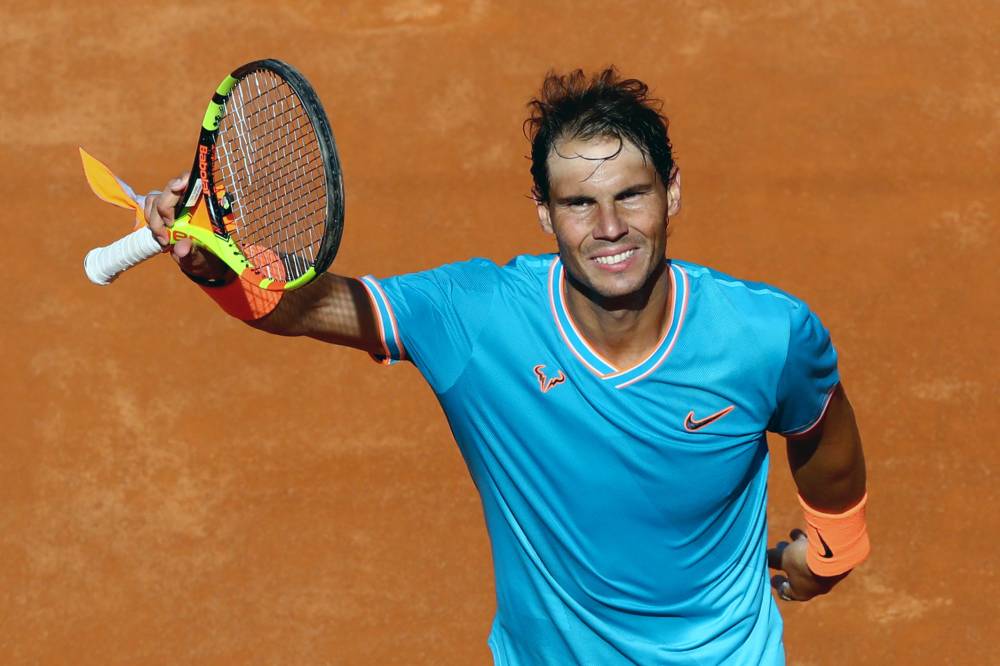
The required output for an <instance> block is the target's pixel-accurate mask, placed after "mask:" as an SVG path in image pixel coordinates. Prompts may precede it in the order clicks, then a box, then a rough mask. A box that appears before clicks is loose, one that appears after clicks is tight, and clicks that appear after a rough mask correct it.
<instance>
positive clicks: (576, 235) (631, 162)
mask: <svg viewBox="0 0 1000 666" xmlns="http://www.w3.org/2000/svg"><path fill="white" fill-rule="evenodd" d="M619 149H620V150H619ZM616 153H617V154H616ZM612 155H613V156H614V157H610V156H612ZM547 165H548V170H549V202H548V203H547V204H539V206H538V220H539V222H540V223H541V225H542V228H543V229H544V230H545V231H547V232H548V233H551V234H555V237H556V242H557V243H558V245H559V254H560V256H561V258H562V261H563V264H564V265H565V266H566V270H568V271H569V273H570V275H571V276H572V277H573V278H575V280H576V282H578V283H580V284H582V285H583V286H584V287H586V288H588V289H589V290H591V291H592V292H594V293H596V294H597V295H598V296H600V297H603V298H608V299H610V298H619V297H622V296H628V295H631V294H634V293H637V292H638V291H640V290H641V289H642V288H643V286H644V285H645V284H646V283H647V281H648V280H649V278H650V276H651V275H652V274H653V273H654V272H655V271H656V270H657V269H658V268H659V265H660V264H661V263H662V262H663V257H664V255H665V252H666V247H667V219H668V217H669V216H672V215H675V214H676V213H677V212H678V211H679V210H680V177H679V175H678V174H676V172H675V175H674V177H673V178H671V182H670V184H669V187H667V186H665V185H664V183H663V180H662V179H661V178H660V176H659V174H658V173H657V172H656V169H655V168H654V167H653V163H652V161H651V160H650V159H648V158H647V157H646V156H644V155H643V154H642V152H641V151H640V150H639V149H638V148H637V147H636V146H635V145H633V144H632V143H630V142H628V141H625V142H624V143H622V142H619V140H618V139H617V138H615V137H594V138H592V139H568V140H565V141H560V142H557V143H556V144H555V146H554V150H553V151H552V152H551V153H550V154H549V157H548V161H547Z"/></svg>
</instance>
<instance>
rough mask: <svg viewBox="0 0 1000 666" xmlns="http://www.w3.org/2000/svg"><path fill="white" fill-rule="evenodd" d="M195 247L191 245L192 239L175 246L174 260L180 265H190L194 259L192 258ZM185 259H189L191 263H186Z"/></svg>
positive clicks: (177, 243) (172, 252) (184, 239)
mask: <svg viewBox="0 0 1000 666" xmlns="http://www.w3.org/2000/svg"><path fill="white" fill-rule="evenodd" d="M193 247H194V245H193V244H192V243H191V239H190V238H183V239H181V240H179V241H177V242H176V243H175V244H174V247H173V249H172V250H171V254H173V256H174V259H175V260H176V261H177V263H178V264H181V265H183V264H184V263H190V259H192V258H193V257H191V256H190V255H191V250H192V249H193ZM185 259H188V260H189V261H187V262H185V261H184V260H185Z"/></svg>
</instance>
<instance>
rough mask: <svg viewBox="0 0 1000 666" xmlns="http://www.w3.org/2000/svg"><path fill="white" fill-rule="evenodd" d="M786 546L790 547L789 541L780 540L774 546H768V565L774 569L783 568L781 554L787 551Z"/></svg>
mask: <svg viewBox="0 0 1000 666" xmlns="http://www.w3.org/2000/svg"><path fill="white" fill-rule="evenodd" d="M786 548H788V542H787V541H779V542H778V543H777V545H775V547H774V548H768V549H767V566H769V567H771V568H772V569H780V568H781V556H782V554H783V553H784V552H785V549H786Z"/></svg>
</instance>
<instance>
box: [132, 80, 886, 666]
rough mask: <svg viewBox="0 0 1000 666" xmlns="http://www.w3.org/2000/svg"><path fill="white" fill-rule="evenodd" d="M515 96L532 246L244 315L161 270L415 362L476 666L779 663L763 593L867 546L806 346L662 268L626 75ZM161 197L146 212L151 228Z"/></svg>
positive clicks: (735, 295) (659, 230)
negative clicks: (434, 429) (467, 493)
mask: <svg viewBox="0 0 1000 666" xmlns="http://www.w3.org/2000/svg"><path fill="white" fill-rule="evenodd" d="M529 106H530V109H531V116H530V118H529V119H528V121H527V123H526V127H527V128H528V130H529V135H530V138H531V141H532V151H531V153H532V166H531V174H532V177H533V180H534V197H535V200H536V202H537V212H538V220H539V223H540V224H541V226H542V228H543V229H544V230H545V231H546V232H548V233H550V234H552V235H553V236H554V237H555V241H556V245H557V246H558V253H557V254H551V255H542V256H518V257H515V258H514V259H512V260H511V261H510V262H509V263H507V264H506V265H503V266H499V265H497V264H494V263H493V262H491V261H488V260H485V259H473V260H471V261H465V262H461V263H455V264H449V265H445V266H441V267H439V268H435V269H432V270H428V271H423V272H420V273H414V274H410V275H400V276H396V277H388V278H375V277H372V276H366V277H363V278H361V279H360V280H358V279H351V278H346V277H338V276H336V275H332V274H326V275H324V276H322V277H321V278H320V279H318V280H317V281H316V282H315V283H313V284H311V285H309V286H307V287H305V288H303V289H300V290H297V291H294V292H290V293H287V294H285V295H284V296H282V297H281V298H280V299H276V298H271V299H269V300H268V301H267V302H266V303H264V304H263V305H261V304H259V303H258V304H257V305H254V306H253V307H250V306H248V305H247V303H248V297H247V294H248V293H249V292H248V291H247V290H248V289H251V288H249V287H245V286H244V285H243V284H242V283H241V282H240V281H239V280H233V279H232V276H231V275H228V276H227V274H226V273H225V271H226V270H228V269H225V268H224V267H223V266H222V265H221V263H220V262H218V261H217V260H214V259H213V258H212V257H210V256H209V255H206V254H202V253H200V252H198V251H196V250H193V249H192V247H191V246H190V244H188V243H186V242H183V241H182V242H181V243H178V244H177V245H175V246H174V247H173V249H172V254H173V256H174V258H175V259H176V261H177V262H178V264H179V265H180V267H181V269H182V270H183V271H184V272H185V273H187V274H188V275H189V276H191V277H192V278H193V279H194V280H195V281H197V282H199V283H206V284H207V283H210V284H212V285H218V284H220V283H225V284H224V285H223V286H204V287H203V288H204V289H205V291H206V292H208V293H209V295H211V296H212V297H213V298H215V300H216V301H218V302H219V303H220V305H222V306H223V308H225V309H226V310H227V311H228V312H230V313H231V314H234V315H235V316H239V317H240V318H242V319H244V320H247V321H248V322H249V323H250V324H251V325H252V326H254V327H256V328H259V329H261V330H264V331H268V332H271V333H276V334H279V335H295V336H300V335H305V336H310V337H313V338H317V339H319V340H323V341H326V342H331V343H335V344H340V345H347V346H350V347H356V348H358V349H362V350H365V351H367V352H369V353H371V354H372V355H373V356H374V357H375V358H376V359H378V360H379V361H382V362H384V363H387V364H389V363H393V362H396V361H408V362H410V363H413V364H414V365H415V366H416V367H417V368H418V369H419V370H420V372H421V373H422V374H423V376H424V377H425V378H426V380H427V382H428V383H429V384H430V386H431V387H432V388H433V390H434V392H435V393H436V395H437V397H438V399H439V401H440V403H441V406H442V408H443V409H444V412H445V415H446V416H447V418H448V422H449V424H450V425H451V429H452V432H453V433H454V436H455V439H456V441H457V442H458V445H459V447H460V449H461V451H462V454H463V456H464V457H465V461H466V463H467V464H468V467H469V471H470V473H471V475H472V477H473V479H474V480H475V483H476V487H477V488H478V489H479V492H480V495H481V498H482V503H483V509H484V514H485V518H486V525H487V528H488V530H489V535H490V540H491V544H492V550H493V562H494V567H495V576H496V595H497V612H496V617H495V620H494V622H493V627H492V631H491V633H490V637H489V645H490V648H491V649H492V652H493V656H494V660H495V663H497V664H502V665H505V666H514V665H524V664H558V665H566V664H599V665H614V664H722V663H726V664H753V665H758V664H782V663H784V650H783V647H782V622H781V617H780V615H779V613H778V610H777V606H776V603H775V600H774V598H773V597H772V595H771V593H770V587H769V586H773V587H774V588H775V589H776V592H777V594H778V595H779V596H780V598H782V599H785V600H789V601H806V600H808V599H811V598H813V597H815V596H817V595H821V594H825V593H826V592H829V591H830V589H831V588H832V587H833V586H834V585H836V584H837V583H838V582H839V581H840V580H841V579H843V578H844V577H845V576H846V575H847V574H848V572H850V570H851V569H852V568H854V567H855V566H857V565H858V564H859V563H861V562H862V561H863V560H864V559H865V557H866V556H867V554H868V551H869V544H868V537H867V532H866V528H865V517H864V508H865V501H866V498H867V495H866V492H865V465H864V459H863V456H862V449H861V442H860V438H859V435H858V430H857V426H856V424H855V419H854V415H853V413H852V411H851V406H850V403H849V402H848V400H847V396H846V395H845V393H844V389H843V387H842V386H841V383H840V377H839V374H838V371H837V357H836V353H835V351H834V348H833V346H832V344H831V342H830V336H829V334H828V332H827V330H826V329H825V328H824V326H823V324H822V323H821V322H820V320H819V319H818V318H817V316H816V315H815V314H814V313H813V312H812V311H811V310H810V309H809V307H808V306H807V305H806V304H805V303H804V302H802V301H801V300H799V299H798V298H796V297H794V296H792V295H790V294H788V293H785V292H784V291H781V290H779V289H776V288H775V287H772V286H769V285H766V284H762V283H757V282H748V281H746V280H740V279H737V278H733V277H730V276H728V275H724V274H722V273H720V272H718V271H715V270H713V269H710V268H706V267H704V266H699V265H696V264H693V263H690V262H686V261H680V260H677V259H672V258H667V255H666V247H667V231H668V228H669V225H670V221H671V219H672V218H673V217H674V216H675V215H677V214H678V212H679V211H680V205H681V178H680V172H679V170H678V168H677V165H676V164H675V163H674V160H673V156H672V150H671V145H670V141H669V139H668V136H667V120H666V118H664V117H663V116H662V115H661V114H660V113H659V110H658V109H659V107H658V105H657V104H656V103H655V101H653V100H651V99H650V98H649V97H648V96H647V87H646V85H645V84H643V83H642V82H640V81H638V80H635V79H623V78H621V77H620V76H619V75H618V74H617V72H616V71H615V70H614V69H613V68H611V69H608V70H606V71H603V72H600V73H599V74H597V75H596V76H593V77H589V78H588V77H587V76H585V75H584V73H583V72H581V71H576V72H573V73H571V74H569V75H565V76H558V75H550V76H548V77H547V78H546V79H545V81H544V84H543V86H542V89H541V92H540V94H539V96H538V98H536V99H534V100H532V101H531V103H530V105H529ZM184 182H185V179H178V180H175V181H173V182H171V183H169V184H168V185H167V187H166V188H165V191H164V193H163V194H161V195H159V196H153V197H150V198H149V199H148V200H147V202H146V211H145V212H146V216H147V219H148V220H149V226H150V227H151V228H152V230H153V231H154V233H156V234H158V235H159V236H161V237H162V236H163V233H164V226H165V225H169V224H170V223H171V221H172V216H173V209H174V204H175V203H176V201H177V197H178V194H179V193H180V191H181V190H182V189H183V186H184ZM250 300H252V299H250ZM768 430H770V431H773V432H777V433H781V434H782V435H784V436H785V437H787V438H788V458H789V461H790V463H791V472H792V476H793V478H794V480H795V484H796V486H797V488H798V492H799V494H800V501H801V505H802V508H803V512H804V519H805V531H804V532H803V531H800V530H796V531H794V532H793V533H792V540H791V542H790V543H784V542H783V543H780V544H778V546H776V547H775V548H772V549H770V550H768V548H767V544H766V535H767V521H766V517H765V509H766V504H767V472H768V449H767V444H766V440H765V432H766V431H768ZM768 566H770V567H771V568H773V569H776V570H778V572H779V573H778V574H777V575H775V576H774V578H773V579H770V580H769V572H768Z"/></svg>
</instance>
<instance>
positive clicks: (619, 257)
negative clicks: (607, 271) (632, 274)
mask: <svg viewBox="0 0 1000 666" xmlns="http://www.w3.org/2000/svg"><path fill="white" fill-rule="evenodd" d="M633 254H635V248H632V249H631V250H625V251H624V252H620V253H618V254H613V255H611V256H610V257H594V261H596V262H597V263H599V264H604V265H606V266H607V265H611V264H618V263H621V262H623V261H625V260H626V259H628V258H629V257H631V256H632V255H633Z"/></svg>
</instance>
